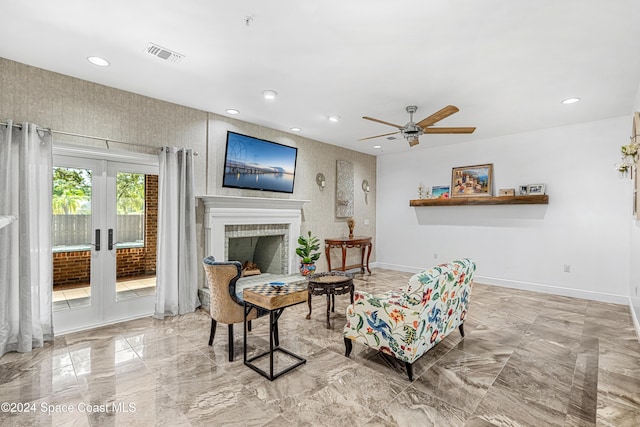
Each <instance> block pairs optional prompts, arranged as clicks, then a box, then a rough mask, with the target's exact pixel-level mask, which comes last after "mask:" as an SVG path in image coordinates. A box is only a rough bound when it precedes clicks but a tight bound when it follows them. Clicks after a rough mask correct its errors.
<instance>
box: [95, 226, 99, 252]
mask: <svg viewBox="0 0 640 427" xmlns="http://www.w3.org/2000/svg"><path fill="white" fill-rule="evenodd" d="M95 248H96V252H97V251H99V250H100V229H99V228H96V244H95Z"/></svg>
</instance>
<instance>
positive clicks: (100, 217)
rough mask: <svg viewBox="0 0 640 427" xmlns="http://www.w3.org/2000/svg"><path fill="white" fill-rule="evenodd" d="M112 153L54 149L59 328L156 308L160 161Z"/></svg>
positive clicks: (55, 313) (111, 320)
mask: <svg viewBox="0 0 640 427" xmlns="http://www.w3.org/2000/svg"><path fill="white" fill-rule="evenodd" d="M96 157H97V158H96ZM104 157H106V158H100V156H91V157H83V156H81V155H69V154H54V158H53V161H54V168H53V198H52V208H53V220H52V241H53V277H54V280H53V323H54V328H55V329H54V330H55V331H56V333H62V332H70V331H74V330H81V329H87V328H91V327H95V326H99V325H104V324H109V323H114V322H117V321H120V320H126V319H131V318H135V317H141V316H145V315H149V314H152V313H153V309H154V304H155V261H156V230H157V182H158V181H157V178H158V177H157V174H158V166H157V159H156V158H155V156H149V157H136V158H133V159H131V161H126V160H128V159H127V158H121V157H116V158H115V159H114V158H109V156H107V155H105V156H104ZM111 157H113V156H111ZM141 158H142V159H143V160H145V161H143V162H141V161H140V159H141Z"/></svg>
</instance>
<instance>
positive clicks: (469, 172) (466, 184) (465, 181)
mask: <svg viewBox="0 0 640 427" xmlns="http://www.w3.org/2000/svg"><path fill="white" fill-rule="evenodd" d="M492 185H493V164H487V165H476V166H462V167H458V168H453V170H452V171H451V197H478V196H491V195H492V193H491V188H492Z"/></svg>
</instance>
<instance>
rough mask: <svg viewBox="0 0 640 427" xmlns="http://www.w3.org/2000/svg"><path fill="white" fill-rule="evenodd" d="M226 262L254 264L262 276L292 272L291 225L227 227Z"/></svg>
mask: <svg viewBox="0 0 640 427" xmlns="http://www.w3.org/2000/svg"><path fill="white" fill-rule="evenodd" d="M224 234H225V259H227V260H236V261H240V263H244V262H251V263H253V264H255V265H256V266H257V268H258V271H259V272H260V273H272V274H288V273H289V245H288V241H289V225H288V224H264V225H263V224H247V225H225V232H224Z"/></svg>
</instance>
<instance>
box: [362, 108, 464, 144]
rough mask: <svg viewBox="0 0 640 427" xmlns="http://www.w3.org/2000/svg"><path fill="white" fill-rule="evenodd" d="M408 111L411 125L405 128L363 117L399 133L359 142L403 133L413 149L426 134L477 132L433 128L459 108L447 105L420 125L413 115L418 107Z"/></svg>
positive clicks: (420, 122) (408, 124)
mask: <svg viewBox="0 0 640 427" xmlns="http://www.w3.org/2000/svg"><path fill="white" fill-rule="evenodd" d="M406 110H407V113H409V123H407V124H406V125H404V126H400V125H396V124H393V123H389V122H385V121H382V120H378V119H374V118H373V117H367V116H364V117H362V118H363V119H365V120H371V121H372V122H378V123H382V124H383V125H388V126H393V127H394V128H397V129H398V131H397V132H391V133H385V134H383V135H376V136H370V137H368V138H362V139H359V140H358V141H365V140H367V139H373V138H380V137H382V136H389V135H394V134H396V133H401V134H402V136H403V137H404V139H406V140H407V142H408V143H409V146H410V147H413V146H414V145H418V143H419V141H418V137H419V136H420V135H422V134H425V133H473V131H474V130H476V128H475V127H447V128H445V127H441V128H434V127H431V126H432V125H434V124H435V123H436V122H439V121H440V120H442V119H445V118H447V117H449V116H450V115H452V114H454V113H457V112H458V111H460V110H459V109H458V107H456V106H453V105H447V106H446V107H444V108H443V109H442V110H440V111H437V112H435V113H433V114H432V115H430V116H429V117H427V118H426V119H423V120H421V121H419V122H418V123H414V122H413V113H415V112H416V111H418V107H416V106H415V105H409V106H408V107H407V108H406Z"/></svg>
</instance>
